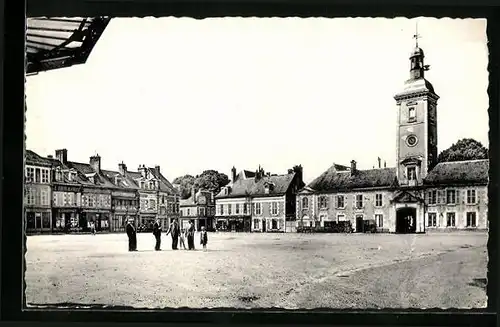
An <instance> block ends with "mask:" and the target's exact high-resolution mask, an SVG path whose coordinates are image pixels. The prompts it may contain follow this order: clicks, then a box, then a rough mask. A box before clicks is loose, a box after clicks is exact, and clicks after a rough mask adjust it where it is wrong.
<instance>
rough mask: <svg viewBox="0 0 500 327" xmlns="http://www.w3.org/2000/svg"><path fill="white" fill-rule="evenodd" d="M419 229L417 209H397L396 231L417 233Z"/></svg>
mask: <svg viewBox="0 0 500 327" xmlns="http://www.w3.org/2000/svg"><path fill="white" fill-rule="evenodd" d="M416 230H417V209H416V208H409V207H406V208H400V209H398V210H397V211H396V233H400V234H406V233H415V232H416Z"/></svg>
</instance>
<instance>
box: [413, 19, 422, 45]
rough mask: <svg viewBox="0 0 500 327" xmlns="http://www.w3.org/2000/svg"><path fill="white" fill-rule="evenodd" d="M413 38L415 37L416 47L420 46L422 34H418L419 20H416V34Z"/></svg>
mask: <svg viewBox="0 0 500 327" xmlns="http://www.w3.org/2000/svg"><path fill="white" fill-rule="evenodd" d="M413 38H414V39H415V48H418V39H420V38H421V36H420V34H418V20H417V21H416V22H415V34H414V35H413Z"/></svg>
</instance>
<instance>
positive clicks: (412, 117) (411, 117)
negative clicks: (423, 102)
mask: <svg viewBox="0 0 500 327" xmlns="http://www.w3.org/2000/svg"><path fill="white" fill-rule="evenodd" d="M416 120H417V110H416V109H415V107H410V108H408V121H410V122H412V121H416Z"/></svg>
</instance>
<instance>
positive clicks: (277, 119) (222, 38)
mask: <svg viewBox="0 0 500 327" xmlns="http://www.w3.org/2000/svg"><path fill="white" fill-rule="evenodd" d="M417 20H418V34H419V35H421V38H420V39H419V46H420V47H421V48H422V49H423V50H424V52H425V56H426V57H425V63H426V64H429V65H430V66H431V69H430V71H428V72H426V78H427V79H428V80H429V81H430V82H431V83H432V84H433V85H434V88H435V91H436V93H437V94H438V95H439V96H440V99H439V101H438V107H437V123H438V151H442V150H444V149H446V148H448V147H449V146H450V145H452V144H453V143H455V142H456V141H457V140H459V139H461V138H474V139H476V140H478V141H480V142H481V143H483V144H484V145H485V146H488V113H487V109H488V94H487V86H488V71H487V65H488V48H487V37H486V20H485V19H434V18H423V17H420V18H418V19H411V20H410V19H406V18H396V19H385V18H345V19H344V18H342V19H340V18H339V19H330V18H306V19H303V18H212V19H204V20H195V19H191V18H168V17H166V18H113V19H112V20H111V22H110V24H109V25H108V27H107V28H106V30H105V31H104V33H103V35H102V36H101V38H100V39H99V41H98V43H97V45H96V46H95V48H94V50H93V52H92V53H91V55H90V57H89V59H88V61H87V62H86V63H85V64H83V65H78V66H72V67H69V68H64V69H59V70H54V71H49V72H44V73H40V74H38V75H34V76H28V77H27V84H26V93H27V106H28V108H27V109H28V110H27V123H26V134H27V148H28V149H30V150H33V151H35V152H36V153H38V154H39V155H42V156H46V155H49V154H52V155H54V152H55V150H56V149H61V148H67V149H68V160H71V161H78V162H88V161H89V157H90V156H92V155H94V154H95V153H98V154H99V155H100V156H101V157H102V159H101V161H102V164H101V166H102V167H103V168H104V169H112V170H117V169H118V163H119V162H121V161H123V162H125V164H127V167H128V169H129V170H136V169H137V167H138V166H139V165H140V164H141V165H142V164H145V165H147V166H155V165H160V166H161V171H162V173H163V174H164V175H165V177H167V178H168V179H169V180H171V181H172V180H173V179H174V178H176V177H178V176H182V175H184V174H191V175H197V174H200V173H202V172H203V171H204V170H208V169H215V170H218V171H220V172H223V173H226V174H227V175H228V176H230V173H231V167H233V165H234V166H235V167H236V168H237V170H238V171H240V170H241V169H248V170H253V171H255V170H256V169H257V167H258V166H259V165H261V166H262V167H263V168H264V169H265V171H269V172H271V173H277V174H279V173H286V172H287V170H288V169H289V168H292V167H293V166H294V165H297V164H301V165H302V166H303V168H304V180H305V182H306V183H308V182H310V181H312V179H314V178H316V177H317V176H319V175H320V174H321V173H322V172H323V171H325V170H326V169H328V168H329V167H330V166H331V165H332V164H333V163H334V162H335V163H338V164H344V165H349V162H350V161H351V160H356V161H357V166H358V168H359V169H370V168H372V167H373V166H374V165H377V157H381V158H382V161H386V162H387V166H388V167H394V166H395V165H396V128H397V125H396V119H397V106H396V102H395V100H394V98H393V97H394V95H395V94H396V93H397V92H399V91H400V90H401V89H402V87H403V84H404V81H405V80H407V79H408V78H409V67H410V62H409V55H410V52H411V51H412V49H413V47H414V46H415V39H413V38H412V37H413V35H414V34H415V28H416V21H417Z"/></svg>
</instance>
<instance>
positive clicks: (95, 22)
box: [26, 17, 111, 74]
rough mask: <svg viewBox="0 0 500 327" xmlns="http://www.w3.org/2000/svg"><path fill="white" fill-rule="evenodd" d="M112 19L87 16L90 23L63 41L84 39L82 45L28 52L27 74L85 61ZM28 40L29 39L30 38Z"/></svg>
mask: <svg viewBox="0 0 500 327" xmlns="http://www.w3.org/2000/svg"><path fill="white" fill-rule="evenodd" d="M28 19H29V18H28ZM54 19H56V18H54ZM110 20H111V18H109V17H92V18H87V19H86V21H90V23H89V24H88V25H87V26H86V27H84V28H83V29H81V30H75V32H74V33H72V34H71V36H70V37H69V38H68V39H67V41H65V42H63V45H65V44H68V43H70V42H71V41H72V40H78V39H80V40H81V39H83V42H82V45H81V46H80V47H76V48H66V47H64V46H57V47H54V49H52V50H44V51H40V52H37V53H27V54H26V61H27V62H26V74H34V73H38V72H42V71H48V70H53V69H59V68H66V67H70V66H73V65H78V64H83V63H85V62H86V61H87V58H88V57H89V55H90V53H91V52H92V50H93V49H94V46H95V44H96V43H97V41H98V40H99V38H100V37H101V35H102V33H103V32H104V30H105V28H106V26H107V25H108V23H109V21H110ZM29 31H30V27H29V26H27V32H29ZM37 32H38V34H39V33H40V32H39V31H37ZM26 40H27V41H28V39H26Z"/></svg>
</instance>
